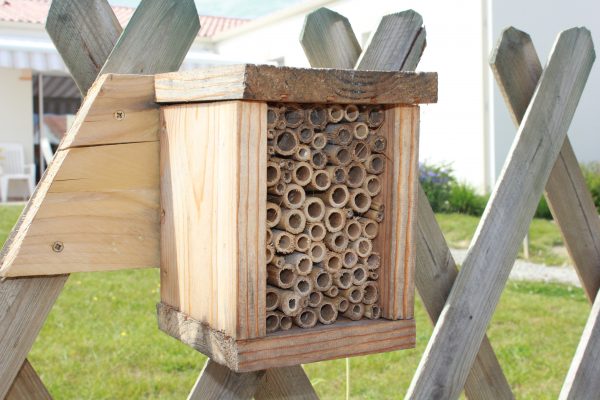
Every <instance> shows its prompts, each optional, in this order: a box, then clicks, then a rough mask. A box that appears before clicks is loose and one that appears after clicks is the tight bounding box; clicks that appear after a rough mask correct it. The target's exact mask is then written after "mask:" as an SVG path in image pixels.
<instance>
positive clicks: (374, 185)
mask: <svg viewBox="0 0 600 400" xmlns="http://www.w3.org/2000/svg"><path fill="white" fill-rule="evenodd" d="M362 188H363V189H364V190H365V191H366V192H367V193H368V194H369V196H371V197H375V196H377V195H378V194H379V193H381V179H379V177H378V176H377V175H367V177H366V178H365V181H364V182H363V184H362Z"/></svg>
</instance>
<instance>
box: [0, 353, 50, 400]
mask: <svg viewBox="0 0 600 400" xmlns="http://www.w3.org/2000/svg"><path fill="white" fill-rule="evenodd" d="M4 400H52V396H50V393H49V392H48V390H47V389H46V387H45V386H44V384H43V383H42V381H41V380H40V377H39V376H38V375H37V373H36V372H35V370H34V369H33V367H32V366H31V364H30V363H29V361H27V360H25V362H24V363H23V365H22V366H21V369H20V370H19V373H18V374H17V377H16V378H15V380H14V381H13V383H12V386H11V388H10V390H9V391H8V393H7V394H6V397H4Z"/></svg>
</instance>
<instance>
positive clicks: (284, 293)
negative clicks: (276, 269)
mask: <svg viewBox="0 0 600 400" xmlns="http://www.w3.org/2000/svg"><path fill="white" fill-rule="evenodd" d="M273 290H275V291H276V292H277V295H278V296H279V305H278V306H277V308H278V309H279V310H280V311H281V312H283V313H284V314H285V315H289V316H292V317H293V316H295V315H297V314H298V313H299V312H300V311H301V310H302V307H303V301H302V297H301V296H300V295H298V293H295V292H294V291H293V290H283V289H279V288H273Z"/></svg>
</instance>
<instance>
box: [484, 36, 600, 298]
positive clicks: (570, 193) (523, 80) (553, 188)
mask: <svg viewBox="0 0 600 400" xmlns="http://www.w3.org/2000/svg"><path fill="white" fill-rule="evenodd" d="M490 65H491V66H492V70H493V71H494V74H495V76H496V80H497V81H498V86H499V87H500V89H501V91H502V94H503V96H504V99H505V100H506V104H507V106H508V109H509V112H510V114H511V116H512V117H513V121H514V122H515V124H517V125H518V124H519V123H520V122H521V119H523V115H524V114H525V111H526V109H527V105H528V104H529V101H530V100H531V96H532V95H533V92H534V90H535V87H536V85H537V83H538V81H539V79H540V76H541V74H542V65H541V63H540V60H539V58H538V55H537V53H536V51H535V48H534V46H533V43H532V41H531V38H530V37H529V35H528V34H527V33H525V32H522V31H519V30H517V29H515V28H508V29H506V30H505V31H504V32H503V33H502V36H501V39H500V42H499V44H498V47H497V50H496V51H495V52H494V54H493V55H492V59H491V62H490ZM546 198H547V199H548V204H549V205H550V208H551V210H552V215H553V216H554V218H555V220H556V222H557V223H558V226H559V228H560V231H561V233H562V235H563V239H564V241H565V244H566V246H567V249H568V251H569V254H570V255H571V258H572V259H573V262H574V264H575V270H576V271H577V274H578V275H579V279H580V281H581V286H582V287H583V289H584V290H585V293H586V295H587V297H588V299H590V301H591V302H593V301H594V298H595V296H596V294H597V293H598V290H599V289H600V219H599V218H598V212H597V211H596V206H595V205H594V200H593V199H592V196H591V194H590V191H589V189H588V188H587V186H586V183H585V179H584V177H583V174H582V173H581V169H580V168H579V163H578V162H577V157H575V153H574V152H573V148H572V147H571V143H570V141H569V138H568V137H567V138H566V139H565V141H564V143H563V146H562V148H561V150H560V154H559V156H558V158H557V159H556V163H555V164H554V167H553V168H552V172H551V173H550V178H548V183H546Z"/></svg>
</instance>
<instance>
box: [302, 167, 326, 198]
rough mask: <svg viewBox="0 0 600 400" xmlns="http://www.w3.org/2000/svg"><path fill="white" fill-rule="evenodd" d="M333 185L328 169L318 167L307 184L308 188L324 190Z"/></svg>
mask: <svg viewBox="0 0 600 400" xmlns="http://www.w3.org/2000/svg"><path fill="white" fill-rule="evenodd" d="M330 186H331V178H330V177H329V174H328V173H327V171H324V170H321V169H318V170H316V171H314V172H313V174H312V176H311V178H310V182H309V183H308V184H307V185H306V188H307V189H311V190H318V191H321V192H322V191H324V190H327V189H329V187H330Z"/></svg>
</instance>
